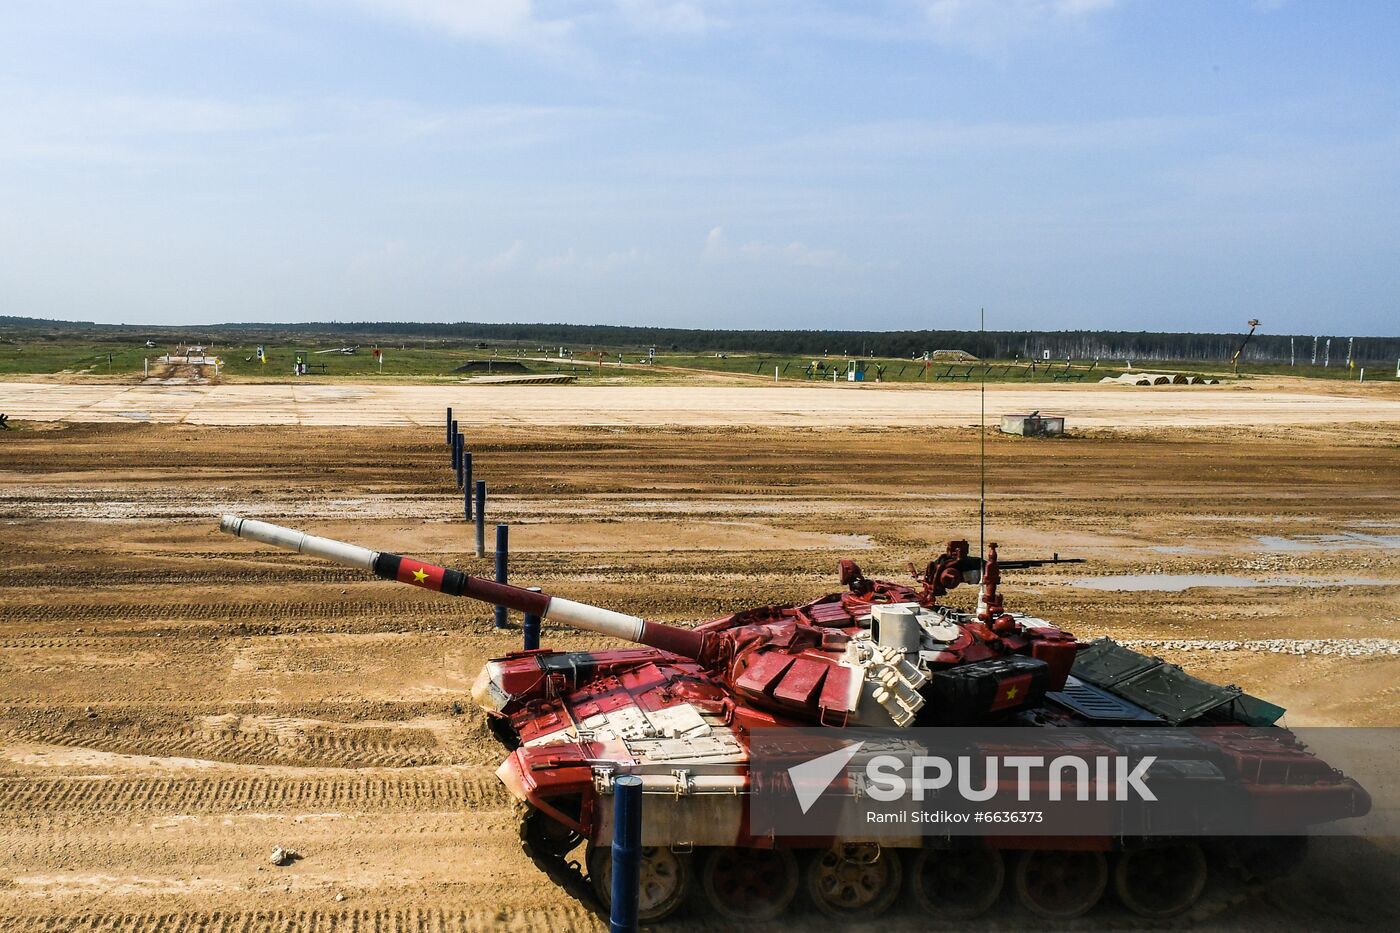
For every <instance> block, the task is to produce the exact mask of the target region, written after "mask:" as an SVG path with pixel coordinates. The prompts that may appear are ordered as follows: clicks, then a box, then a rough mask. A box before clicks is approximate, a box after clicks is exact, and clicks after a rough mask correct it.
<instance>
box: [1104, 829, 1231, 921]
mask: <svg viewBox="0 0 1400 933" xmlns="http://www.w3.org/2000/svg"><path fill="white" fill-rule="evenodd" d="M1207 873H1208V869H1207V868H1206V854H1205V852H1203V851H1201V847H1200V846H1198V845H1197V844H1196V843H1194V842H1180V843H1172V844H1169V845H1160V846H1149V847H1148V848H1145V849H1129V850H1128V851H1126V852H1124V853H1122V854H1121V855H1119V856H1118V864H1117V865H1116V866H1115V867H1114V869H1113V890H1114V891H1115V892H1116V893H1117V894H1118V899H1119V900H1120V901H1122V902H1123V906H1124V907H1127V908H1128V909H1129V910H1131V911H1132V912H1133V913H1135V914H1138V915H1139V916H1142V917H1152V918H1154V919H1161V918H1164V917H1175V916H1176V915H1177V914H1180V913H1184V912H1185V911H1187V910H1190V909H1191V905H1193V904H1195V903H1196V901H1197V900H1198V899H1199V898H1200V896H1201V892H1202V891H1204V890H1205V887H1206V875H1207Z"/></svg>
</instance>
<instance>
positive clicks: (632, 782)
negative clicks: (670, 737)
mask: <svg viewBox="0 0 1400 933" xmlns="http://www.w3.org/2000/svg"><path fill="white" fill-rule="evenodd" d="M641 881H642V779H641V778H639V777H637V776H636V775H635V774H624V775H623V776H622V777H620V778H618V779H617V780H615V781H613V841H612V912H611V914H610V916H609V917H608V929H609V931H610V933H636V930H637V899H638V897H639V895H640V894H641Z"/></svg>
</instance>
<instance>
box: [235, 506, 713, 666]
mask: <svg viewBox="0 0 1400 933" xmlns="http://www.w3.org/2000/svg"><path fill="white" fill-rule="evenodd" d="M219 530H220V531H223V532H226V533H228V534H231V535H234V536H235V537H239V538H247V539H249V540H250V541H259V542H261V543H263V544H271V545H273V546H274V547H280V548H282V549H284V550H288V551H295V552H296V553H298V554H310V555H311V556H313V557H320V558H324V559H325V560H331V561H335V562H336V563H338V564H344V565H345V566H347V567H357V568H359V569H361V570H368V571H370V572H371V573H373V574H374V575H375V576H378V577H382V578H383V579H385V580H395V581H397V582H399V583H407V584H409V585H410V586H418V587H421V588H423V589H426V590H432V591H434V592H439V593H446V594H448V595H449V596H465V597H467V598H468V599H475V600H478V601H479V602H483V603H490V604H491V605H493V606H505V607H506V608H507V609H514V610H516V611H517V612H523V613H530V614H532V615H538V616H540V617H541V618H542V619H544V620H546V621H549V622H555V623H557V624H561V625H567V626H570V627H571V628H577V629H583V630H585V631H589V632H597V633H598V634H600V635H610V636H612V637H614V638H621V639H625V640H627V641H633V642H637V643H639V644H643V645H650V646H651V647H653V648H660V649H661V650H663V651H670V652H672V653H674V654H679V655H683V656H685V657H689V658H699V657H700V656H701V654H702V653H703V651H704V647H705V636H704V635H702V634H700V633H698V632H692V631H690V630H689V629H683V628H677V627H675V626H672V625H663V624H661V623H657V622H648V621H646V620H645V619H642V618H640V617H638V616H631V615H627V614H626V613H622V612H614V611H613V610H611V609H603V608H601V607H599V606H590V605H589V604H588V603H576V602H574V601H573V600H569V599H563V598H562V597H559V596H550V595H549V594H547V593H538V592H535V591H533V590H527V589H525V588H523V587H519V586H511V585H509V584H506V583H497V582H496V581H494V580H487V579H485V578H483V577H474V576H472V575H471V574H467V573H463V572H461V571H460V570H453V569H451V568H448V567H439V566H437V565H436V564H430V563H427V562H426V561H421V560H418V559H417V558H413V557H405V556H403V555H401V554H391V553H389V552H388V551H373V550H370V549H369V548H366V547H360V546H359V545H357V544H347V543H346V542H344V541H336V540H334V539H333V538H322V537H318V536H317V535H311V534H307V533H305V532H303V531H297V530H296V529H294V528H285V527H283V526H281V525H274V524H272V523H271V522H262V521H258V520H256V519H252V518H240V517H239V516H237V515H225V516H224V517H223V519H222V520H221V521H220V522H219Z"/></svg>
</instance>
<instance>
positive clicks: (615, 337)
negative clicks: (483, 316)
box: [0, 316, 1400, 365]
mask: <svg viewBox="0 0 1400 933" xmlns="http://www.w3.org/2000/svg"><path fill="white" fill-rule="evenodd" d="M0 327H4V328H7V329H8V328H23V329H25V330H28V329H31V328H35V329H38V328H45V329H48V330H63V331H73V330H81V331H83V332H85V333H88V334H89V335H91V336H93V337H94V338H97V339H103V338H104V337H105V338H106V339H122V338H130V337H134V336H137V335H140V336H143V337H144V336H145V335H146V334H151V335H169V336H174V337H185V338H187V339H194V340H211V339H219V335H220V334H224V335H228V336H227V337H225V338H224V339H242V340H245V341H246V340H253V339H275V337H276V335H279V334H283V335H286V334H297V335H302V336H311V335H318V336H324V337H330V338H334V339H341V340H355V339H362V340H366V341H382V342H386V343H387V342H390V341H391V340H393V341H397V340H431V341H434V342H436V343H439V344H443V345H447V346H467V347H469V346H472V345H475V344H477V343H486V344H488V345H493V344H512V345H535V346H543V347H546V348H549V347H555V346H565V347H570V348H573V349H578V348H580V347H581V346H582V347H652V346H654V347H656V348H657V350H658V351H660V352H668V351H669V352H689V353H709V352H732V353H742V352H750V353H765V354H772V355H788V356H809V355H810V356H814V357H816V356H821V355H822V354H829V355H835V356H847V355H849V356H884V357H904V358H906V359H912V358H915V357H919V356H922V354H924V353H925V352H934V351H938V350H963V351H966V352H968V353H971V354H973V355H974V356H978V357H981V358H984V359H1042V358H1043V357H1044V355H1045V353H1046V352H1047V351H1048V352H1049V354H1050V357H1051V359H1057V360H1063V359H1077V360H1086V359H1103V360H1180V361H1199V362H1220V361H1224V360H1228V359H1229V358H1230V357H1231V356H1232V355H1233V354H1234V353H1235V351H1236V349H1238V348H1239V346H1240V344H1241V342H1242V341H1243V340H1244V334H1205V333H1152V332H1148V331H1109V330H1065V331H986V332H979V331H974V330H894V331H856V330H706V329H700V328H673V327H634V326H625V325H615V324H487V323H473V322H465V321H464V322H458V323H451V324H447V323H444V324H436V323H406V322H402V321H378V322H336V321H332V322H319V323H306V324H265V323H230V324H217V325H210V326H199V327H135V326H131V325H102V324H92V323H84V322H65V321H43V320H39V319H36V318H15V317H4V316H0ZM1316 336H1317V363H1318V365H1321V364H1322V362H1323V358H1324V354H1325V353H1326V347H1327V340H1328V339H1329V335H1326V334H1322V335H1316ZM1348 337H1349V335H1335V334H1334V335H1330V339H1331V354H1330V359H1331V363H1332V365H1339V364H1343V363H1345V361H1346V354H1347V341H1348ZM1313 341H1314V335H1312V334H1306V335H1303V334H1297V335H1288V334H1255V335H1254V337H1253V338H1252V339H1251V340H1250V341H1249V343H1248V345H1247V346H1246V347H1245V351H1244V354H1243V356H1242V357H1241V359H1243V360H1246V361H1250V362H1258V363H1288V362H1289V361H1290V359H1296V362H1297V363H1298V364H1299V365H1305V364H1308V363H1311V362H1312V359H1313V356H1312V354H1313ZM1354 358H1355V360H1356V362H1357V363H1358V364H1360V363H1362V362H1365V361H1371V362H1377V361H1379V362H1382V363H1388V362H1393V361H1395V360H1396V359H1400V337H1371V336H1364V337H1363V336H1357V337H1356V341H1355V349H1354Z"/></svg>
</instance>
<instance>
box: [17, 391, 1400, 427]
mask: <svg viewBox="0 0 1400 933" xmlns="http://www.w3.org/2000/svg"><path fill="white" fill-rule="evenodd" d="M1362 389H1363V387H1358V386H1354V385H1346V384H1343V385H1340V386H1339V385H1337V384H1333V383H1322V382H1320V381H1313V382H1308V381H1305V380H1286V381H1282V380H1274V381H1260V382H1257V383H1256V382H1249V383H1244V384H1240V385H1232V386H1173V387H1158V388H1153V389H1145V388H1131V387H1126V386H1099V385H1089V386H1070V385H1041V386H1034V387H1027V386H1010V385H990V386H988V387H987V401H986V404H987V411H988V414H989V416H990V417H992V418H996V417H997V416H999V415H1000V414H1001V413H1004V412H1028V411H1036V410H1043V411H1045V412H1046V413H1050V412H1054V413H1057V414H1063V415H1065V416H1066V417H1067V418H1068V419H1069V423H1070V425H1071V426H1074V427H1081V428H1085V427H1118V428H1140V427H1149V426H1155V427H1185V426H1192V425H1222V426H1224V425H1246V424H1249V425H1259V426H1265V425H1285V424H1313V425H1319V424H1331V423H1334V422H1373V421H1381V422H1395V421H1400V392H1396V391H1394V390H1395V389H1396V386H1395V385H1393V384H1389V383H1375V384H1370V385H1368V386H1366V387H1364V390H1362ZM1358 390H1362V391H1358ZM449 405H450V406H452V407H453V412H454V414H455V415H456V417H457V419H458V420H459V421H460V422H461V423H462V424H464V425H468V426H478V425H512V424H515V425H573V426H579V425H618V426H620V425H631V426H664V425H675V424H693V425H712V426H722V425H751V426H756V427H757V426H762V427H774V426H796V427H836V426H852V425H869V426H874V427H892V426H896V425H904V426H916V425H917V426H924V427H934V426H942V427H953V426H964V425H967V424H971V423H975V422H976V421H977V419H978V415H979V411H980V407H981V398H980V395H979V392H978V387H977V386H975V385H972V386H968V385H959V386H953V385H940V386H934V387H919V386H902V387H901V386H893V385H888V386H876V385H863V386H858V385H852V384H839V385H835V386H828V385H801V384H797V385H795V384H787V385H742V386H740V385H712V384H704V385H651V386H640V385H609V386H521V385H466V384H463V385H432V386H429V385H380V386H367V385H349V384H338V385H329V384H317V383H298V384H256V385H255V384H235V385H214V386H208V385H204V386H200V385H181V386H172V385H111V384H95V383H88V384H78V385H64V384H58V383H50V382H0V411H4V412H7V413H8V414H9V415H10V417H11V418H14V419H17V420H35V421H70V422H121V421H136V422H159V423H179V424H199V425H267V424H287V425H301V426H304V427H328V426H369V425H375V426H402V427H409V426H414V425H422V426H431V425H435V424H438V423H441V421H442V418H443V410H444V408H445V407H446V406H449Z"/></svg>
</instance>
